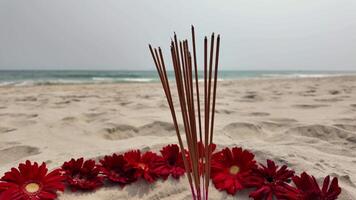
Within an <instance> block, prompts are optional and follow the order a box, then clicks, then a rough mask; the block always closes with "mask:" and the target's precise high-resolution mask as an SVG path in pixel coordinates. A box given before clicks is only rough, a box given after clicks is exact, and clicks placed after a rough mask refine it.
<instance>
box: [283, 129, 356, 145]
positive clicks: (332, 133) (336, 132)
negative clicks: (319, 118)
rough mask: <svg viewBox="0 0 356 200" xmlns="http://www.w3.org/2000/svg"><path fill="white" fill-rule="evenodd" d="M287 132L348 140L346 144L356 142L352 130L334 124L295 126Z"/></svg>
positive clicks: (338, 140)
mask: <svg viewBox="0 0 356 200" xmlns="http://www.w3.org/2000/svg"><path fill="white" fill-rule="evenodd" d="M286 134H288V135H301V136H306V137H311V138H316V139H319V140H324V141H327V142H333V141H337V142H340V141H345V142H346V141H348V142H346V144H348V143H351V144H355V143H356V136H355V134H353V133H352V132H349V131H346V130H343V129H340V128H337V127H333V126H325V125H318V124H314V125H307V126H298V127H294V128H291V129H289V130H287V131H286Z"/></svg>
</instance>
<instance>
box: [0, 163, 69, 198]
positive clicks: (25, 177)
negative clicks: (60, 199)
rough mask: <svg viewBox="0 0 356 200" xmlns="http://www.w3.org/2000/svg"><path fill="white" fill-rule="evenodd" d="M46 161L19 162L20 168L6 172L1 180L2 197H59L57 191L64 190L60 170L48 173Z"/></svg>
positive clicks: (0, 190) (0, 196)
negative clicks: (38, 162)
mask: <svg viewBox="0 0 356 200" xmlns="http://www.w3.org/2000/svg"><path fill="white" fill-rule="evenodd" d="M47 172H48V169H47V167H46V164H45V163H42V164H41V165H40V166H39V165H38V164H37V163H36V162H35V163H33V164H31V162H30V161H29V160H27V161H26V163H21V164H19V167H18V169H16V168H12V169H11V171H9V172H6V173H5V175H4V176H3V177H2V178H1V182H0V193H1V194H0V199H4V200H5V199H11V200H50V199H55V198H56V197H57V194H56V192H57V191H64V184H63V180H64V177H63V176H62V175H61V173H60V170H59V169H56V170H54V171H52V172H50V173H49V174H47Z"/></svg>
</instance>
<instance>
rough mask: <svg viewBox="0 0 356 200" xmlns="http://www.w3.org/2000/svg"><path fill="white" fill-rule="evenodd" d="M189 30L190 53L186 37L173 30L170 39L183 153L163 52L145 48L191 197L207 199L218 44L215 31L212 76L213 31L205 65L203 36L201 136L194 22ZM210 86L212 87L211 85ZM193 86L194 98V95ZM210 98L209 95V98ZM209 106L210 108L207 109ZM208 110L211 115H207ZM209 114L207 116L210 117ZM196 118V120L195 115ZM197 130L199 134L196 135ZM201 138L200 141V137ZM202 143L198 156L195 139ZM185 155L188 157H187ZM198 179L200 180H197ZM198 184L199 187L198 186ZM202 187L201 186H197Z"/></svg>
mask: <svg viewBox="0 0 356 200" xmlns="http://www.w3.org/2000/svg"><path fill="white" fill-rule="evenodd" d="M191 31H192V44H193V57H192V54H191V52H190V50H189V43H188V40H183V41H179V40H178V39H177V35H176V34H175V33H174V39H173V40H172V41H171V46H170V50H171V58H172V63H173V69H174V76H175V81H176V87H177V92H178V100H179V105H180V108H181V115H182V121H183V125H184V131H185V139H186V143H187V147H188V150H189V152H190V154H189V155H186V153H185V152H186V151H185V149H184V144H183V141H182V137H181V134H180V131H179V126H178V120H177V116H176V113H175V108H174V103H173V99H172V93H171V91H170V86H169V80H168V76H167V70H166V67H165V62H164V59H163V53H162V50H161V48H160V47H159V48H158V50H157V49H156V48H155V49H153V48H152V47H151V45H149V49H150V52H151V55H152V58H153V61H154V63H155V65H156V69H157V72H158V75H159V78H160V80H161V83H162V87H163V90H164V93H165V95H166V98H167V102H168V105H169V108H170V110H171V115H172V118H173V124H174V127H175V129H176V134H177V138H178V143H179V147H180V149H181V152H182V156H183V162H184V167H185V169H186V172H187V177H188V181H189V184H190V187H191V191H192V197H193V200H201V199H204V200H207V199H208V192H209V181H210V165H211V154H212V150H211V145H212V143H213V133H214V131H213V130H214V129H213V128H214V118H215V114H214V113H215V104H216V89H217V75H218V62H219V48H220V36H219V35H218V37H217V41H216V43H217V44H216V51H215V66H214V76H212V72H213V60H214V59H213V57H214V42H215V38H214V33H213V34H212V36H211V43H210V55H209V67H208V53H207V52H208V40H207V37H205V39H204V138H203V134H202V133H203V130H202V116H201V107H200V96H199V80H198V65H197V57H196V46H195V31H194V26H192V27H191ZM193 64H194V76H195V77H194V78H195V85H194V81H193V80H194V78H193ZM212 84H213V85H214V86H213V91H211V89H212ZM194 87H195V94H196V98H195V97H194ZM211 98H212V99H211ZM195 99H196V104H197V111H198V114H197V115H196V109H195ZM210 106H211V107H210ZM210 108H211V109H210ZM210 113H211V115H210ZM210 117H211V120H210ZM196 118H198V120H197V119H196ZM198 133H199V138H198ZM203 140H204V141H203ZM199 142H201V144H202V145H203V146H204V147H205V148H204V149H205V151H204V152H203V155H201V156H202V157H200V155H199V151H200V149H199V148H200V147H199V146H198V143H199ZM187 156H189V157H187ZM200 179H202V183H203V184H201V180H200ZM201 187H202V188H201ZM201 189H202V190H201Z"/></svg>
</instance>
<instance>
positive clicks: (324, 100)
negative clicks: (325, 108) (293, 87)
mask: <svg viewBox="0 0 356 200" xmlns="http://www.w3.org/2000/svg"><path fill="white" fill-rule="evenodd" d="M342 100H343V99H342V98H338V97H335V98H326V99H314V101H318V102H338V101H342Z"/></svg>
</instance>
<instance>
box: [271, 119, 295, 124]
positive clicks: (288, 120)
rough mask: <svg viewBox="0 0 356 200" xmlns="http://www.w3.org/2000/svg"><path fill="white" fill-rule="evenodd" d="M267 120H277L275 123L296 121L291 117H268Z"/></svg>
mask: <svg viewBox="0 0 356 200" xmlns="http://www.w3.org/2000/svg"><path fill="white" fill-rule="evenodd" d="M269 120H270V121H272V122H277V123H282V124H291V123H296V122H298V121H297V120H295V119H292V118H270V119H269Z"/></svg>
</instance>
